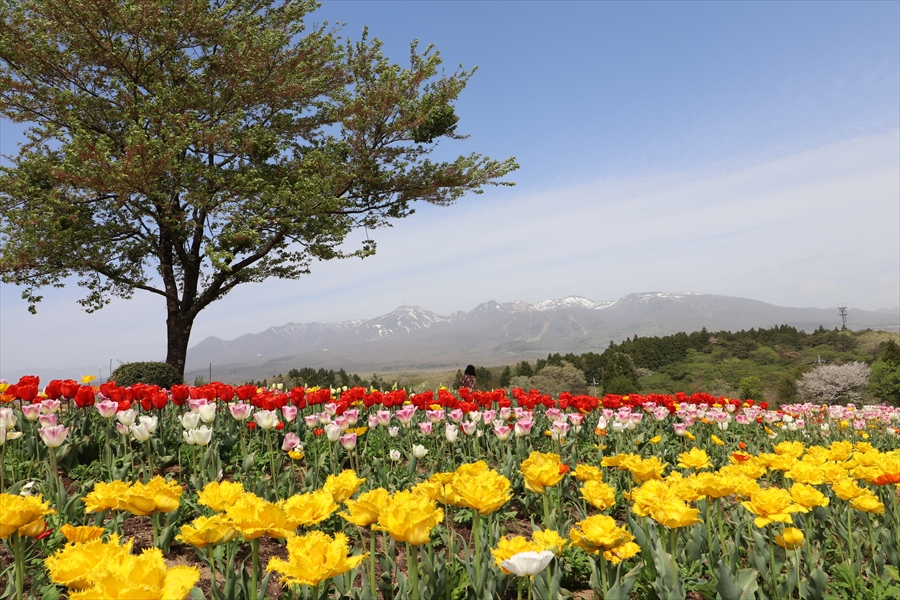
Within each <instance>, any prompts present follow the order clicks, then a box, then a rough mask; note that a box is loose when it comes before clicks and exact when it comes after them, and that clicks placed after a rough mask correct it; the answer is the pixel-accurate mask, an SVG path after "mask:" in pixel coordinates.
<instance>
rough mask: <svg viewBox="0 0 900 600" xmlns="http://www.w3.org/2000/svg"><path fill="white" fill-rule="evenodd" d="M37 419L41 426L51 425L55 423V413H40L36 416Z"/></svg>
mask: <svg viewBox="0 0 900 600" xmlns="http://www.w3.org/2000/svg"><path fill="white" fill-rule="evenodd" d="M38 421H39V422H40V424H41V427H53V426H54V425H56V424H57V418H56V413H50V414H49V415H41V416H39V417H38Z"/></svg>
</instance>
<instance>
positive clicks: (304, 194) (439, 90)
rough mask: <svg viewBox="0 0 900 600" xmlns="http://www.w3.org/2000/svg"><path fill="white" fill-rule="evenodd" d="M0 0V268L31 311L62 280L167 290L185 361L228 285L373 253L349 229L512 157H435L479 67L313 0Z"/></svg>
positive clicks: (502, 166)
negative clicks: (401, 53)
mask: <svg viewBox="0 0 900 600" xmlns="http://www.w3.org/2000/svg"><path fill="white" fill-rule="evenodd" d="M3 6H4V8H3V36H2V38H3V40H4V41H2V42H0V90H2V94H0V117H2V118H6V119H10V120H12V121H14V122H18V123H26V124H27V125H28V127H27V129H26V136H27V138H28V141H27V143H24V144H22V145H21V146H20V147H19V152H18V154H17V155H16V156H12V157H11V158H10V163H9V166H4V167H3V168H2V169H0V280H2V281H3V282H5V283H13V284H16V285H21V286H23V288H24V292H23V297H24V298H25V299H26V300H28V302H29V305H30V308H31V309H32V310H33V309H34V306H35V304H36V303H37V302H38V301H39V300H40V299H41V297H40V296H39V295H38V290H39V289H40V288H43V287H47V286H62V285H65V284H66V283H68V280H69V278H76V279H77V280H78V284H79V285H80V286H82V287H84V288H85V290H86V296H85V297H84V298H83V299H82V300H80V303H81V304H82V305H83V306H84V307H85V309H86V310H88V311H94V310H97V309H100V308H102V307H103V306H105V305H106V304H108V303H109V302H110V300H111V298H113V297H119V298H130V297H131V296H132V294H133V293H134V292H135V290H145V291H149V292H151V293H154V294H157V295H159V296H161V297H162V298H164V299H165V303H166V307H167V315H166V326H167V332H168V340H167V347H168V349H169V350H168V351H169V354H168V356H167V357H166V362H167V363H169V364H170V365H172V366H173V367H175V369H176V370H177V371H178V372H179V373H182V372H183V369H184V361H185V358H186V354H187V346H188V342H189V338H190V332H191V327H192V325H193V323H194V321H195V319H196V317H197V315H198V314H199V313H200V311H202V310H203V309H204V308H206V307H207V306H209V305H210V304H211V303H212V302H215V301H216V300H219V299H221V298H222V297H224V296H225V295H226V294H228V292H229V291H231V290H232V289H233V288H234V287H236V286H238V285H240V284H243V283H251V282H261V281H264V280H266V279H268V278H270V277H277V278H281V279H296V278H299V277H302V276H303V275H306V274H308V273H309V271H310V266H311V265H312V264H313V263H314V262H316V261H320V260H331V259H337V258H346V257H366V256H370V255H372V254H374V252H375V242H374V241H373V240H372V239H371V238H370V237H369V236H366V239H365V241H363V242H362V243H361V244H360V245H359V246H358V247H356V248H352V249H346V250H345V249H343V244H344V242H345V240H346V239H347V236H348V235H350V233H351V232H352V231H353V230H354V229H365V230H366V231H367V232H370V233H371V231H372V230H374V229H377V228H380V227H386V226H389V225H390V224H391V222H392V221H394V220H396V219H401V218H404V217H407V216H409V215H411V214H412V213H413V212H414V211H413V207H412V205H413V203H414V202H416V201H424V202H428V203H431V204H435V205H439V206H447V205H450V204H452V203H453V202H455V201H456V200H458V199H459V198H461V197H462V196H463V195H465V194H466V193H468V192H473V193H480V192H481V191H482V190H483V189H484V187H485V186H489V185H511V183H508V182H504V181H502V178H503V177H505V176H506V175H507V174H508V173H510V172H511V171H513V170H514V169H516V168H517V167H518V165H517V164H516V163H515V160H514V159H507V160H504V161H496V160H492V159H490V158H487V157H484V156H481V155H479V154H475V153H472V154H469V155H464V156H459V157H457V158H451V159H450V160H449V161H446V162H443V161H432V160H429V155H430V154H431V153H432V152H433V151H434V149H435V148H436V147H437V145H438V143H439V141H440V140H441V139H450V140H452V139H460V138H461V136H459V135H457V134H456V127H457V121H458V117H457V115H456V113H455V108H454V104H455V102H456V100H457V99H458V97H459V95H460V94H461V93H462V91H463V90H464V89H465V87H466V85H467V83H468V81H469V78H470V77H471V76H472V73H473V71H466V70H462V69H459V70H456V71H455V72H452V73H445V72H444V71H443V70H442V67H441V62H442V61H441V58H440V55H439V54H438V53H437V52H436V51H434V50H433V49H432V48H430V47H429V48H427V49H425V50H424V51H420V50H419V49H417V47H416V43H413V44H412V45H411V48H410V53H409V66H408V67H401V66H399V65H396V64H394V63H392V62H390V61H389V60H388V59H387V58H386V57H385V56H384V55H383V53H382V43H381V42H380V41H378V40H377V39H374V38H369V36H368V34H367V32H365V31H364V32H363V33H362V35H361V36H360V39H359V40H358V41H355V42H354V41H348V40H346V38H344V37H343V35H342V34H341V35H339V30H337V29H333V28H331V27H330V26H329V25H327V24H323V25H314V26H309V25H307V24H306V23H305V22H304V21H305V20H306V19H307V17H308V13H310V12H311V11H313V10H314V9H315V8H316V7H317V4H316V3H315V2H313V1H312V0H301V1H297V2H287V3H284V2H278V1H277V0H262V1H250V0H235V1H234V2H229V3H227V5H226V7H225V8H222V5H221V3H217V2H212V3H210V2H186V3H175V4H173V3H171V2H168V1H164V0H146V1H144V2H141V3H139V5H137V7H138V9H134V8H135V6H134V5H133V4H132V3H127V2H123V1H122V0H115V1H114V0H110V2H99V3H97V2H80V1H75V2H70V3H59V2H55V1H53V0H17V1H16V2H4V3H3ZM84 32H92V35H85V33H84ZM11 40H15V43H11V42H10V41H11Z"/></svg>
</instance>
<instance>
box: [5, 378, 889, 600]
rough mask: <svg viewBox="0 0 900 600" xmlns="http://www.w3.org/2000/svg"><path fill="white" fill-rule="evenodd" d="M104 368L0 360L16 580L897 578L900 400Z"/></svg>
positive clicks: (86, 587)
mask: <svg viewBox="0 0 900 600" xmlns="http://www.w3.org/2000/svg"><path fill="white" fill-rule="evenodd" d="M89 384H90V381H85V382H83V383H82V384H78V383H77V382H74V381H54V382H51V383H50V384H49V385H47V386H46V387H45V388H44V391H43V392H42V393H41V392H39V386H40V382H39V381H38V380H37V379H36V378H23V379H22V380H21V381H19V382H18V383H16V384H14V385H6V384H0V400H2V404H0V407H2V408H0V440H2V442H3V444H2V447H0V451H2V458H3V468H2V476H0V491H2V492H3V493H2V495H0V537H2V538H3V540H4V545H5V547H6V552H5V553H4V554H2V555H0V556H2V557H3V558H4V567H5V568H6V571H5V572H4V573H5V576H6V577H8V578H9V584H10V586H11V587H10V588H9V589H11V590H14V591H15V593H16V595H18V596H19V597H21V596H22V595H23V594H25V593H26V592H27V593H30V594H31V595H33V596H35V597H53V596H54V595H59V594H61V593H66V594H68V595H69V597H70V598H73V599H78V598H133V597H138V596H140V597H147V598H153V597H156V598H184V597H188V596H190V597H203V596H205V597H208V598H213V599H219V598H255V597H267V596H279V595H283V596H286V597H297V598H314V599H319V598H338V597H341V598H345V597H346V598H359V599H365V598H396V597H400V598H416V599H418V598H465V597H466V595H467V594H470V596H469V597H473V596H471V594H474V597H476V598H488V597H490V598H498V597H499V598H515V597H518V598H521V597H524V596H525V595H529V596H533V597H537V598H566V597H571V596H572V594H578V595H579V597H585V596H584V594H585V593H587V594H591V593H593V594H595V595H596V596H595V597H600V598H647V599H650V598H666V599H668V598H684V597H687V596H689V595H690V597H705V598H716V597H717V594H718V597H721V598H724V599H730V598H735V599H737V598H748V597H764V598H825V597H826V596H828V597H834V598H841V597H845V598H862V597H873V598H878V597H891V594H894V595H896V594H897V593H898V592H900V584H898V579H900V577H898V571H897V569H898V567H900V551H898V548H900V503H898V491H900V451H898V445H900V443H898V427H900V410H898V409H897V408H891V407H887V406H861V407H856V406H853V405H847V406H819V405H810V404H804V405H791V406H783V407H781V408H780V409H779V410H770V409H769V407H768V405H766V404H765V403H764V402H760V403H755V402H753V401H746V402H744V401H740V400H735V399H728V398H716V397H713V396H710V395H707V394H695V395H693V396H686V395H684V394H677V395H675V396H667V395H650V396H637V395H631V396H612V395H609V396H605V397H603V398H596V397H592V396H586V395H572V394H567V393H563V394H561V395H560V396H559V397H558V398H551V397H550V396H547V395H545V394H541V393H540V392H538V391H537V390H531V391H529V392H526V391H524V390H519V389H515V390H513V391H512V392H511V393H507V392H506V391H504V390H495V391H491V392H474V393H470V392H469V391H468V390H466V389H461V390H459V392H458V393H452V392H450V391H448V390H444V389H441V390H438V391H434V392H432V391H428V392H425V393H420V394H407V392H405V391H403V390H396V391H389V392H379V391H373V390H365V389H362V388H351V389H345V390H330V389H316V388H312V389H303V388H294V389H292V390H285V391H282V390H277V389H271V390H267V389H257V388H256V387H254V386H239V387H233V386H229V385H225V384H220V383H214V384H209V385H205V386H200V387H188V386H173V387H172V389H171V390H164V389H160V388H158V387H155V386H147V385H140V384H138V385H134V386H131V387H130V388H123V387H119V386H116V385H115V384H114V383H106V384H103V385H100V386H97V387H93V386H91V385H89ZM135 519H137V522H139V523H143V524H144V531H146V532H147V535H146V538H147V543H145V544H139V541H138V536H137V535H135V533H134V531H135V530H134V523H135ZM126 521H127V522H128V526H127V527H126ZM129 533H130V535H129ZM272 540H274V542H273V541H272ZM136 545H143V547H142V548H140V550H138V549H136V548H135V546H136ZM261 548H262V549H263V550H262V551H261ZM176 556H177V557H178V562H180V563H182V564H179V565H174V564H172V563H173V562H175V561H174V557H176ZM186 558H189V560H185V559H186ZM10 559H12V560H10ZM184 563H188V564H184ZM201 573H202V575H203V580H202V582H201ZM754 595H755V596H754Z"/></svg>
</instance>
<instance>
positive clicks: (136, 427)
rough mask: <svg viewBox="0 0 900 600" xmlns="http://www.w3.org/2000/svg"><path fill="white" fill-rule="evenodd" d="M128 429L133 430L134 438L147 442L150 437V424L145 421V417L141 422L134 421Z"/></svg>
mask: <svg viewBox="0 0 900 600" xmlns="http://www.w3.org/2000/svg"><path fill="white" fill-rule="evenodd" d="M128 430H129V431H130V432H131V435H132V436H133V437H134V439H136V440H137V441H139V442H146V441H147V440H149V439H150V429H149V425H148V423H146V422H144V421H143V418H142V419H141V422H140V423H139V424H135V423H132V424H131V427H129V428H128Z"/></svg>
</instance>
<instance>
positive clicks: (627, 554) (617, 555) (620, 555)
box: [603, 542, 641, 565]
mask: <svg viewBox="0 0 900 600" xmlns="http://www.w3.org/2000/svg"><path fill="white" fill-rule="evenodd" d="M640 551H641V547H640V546H638V545H637V544H635V543H634V542H625V543H624V544H622V545H621V546H616V547H615V548H612V549H611V550H606V551H605V552H603V558H604V559H605V560H606V561H607V562H609V563H612V564H614V565H617V564H619V563H620V562H622V561H623V560H628V559H629V558H631V557H632V556H635V555H636V554H638V553H639V552H640Z"/></svg>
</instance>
